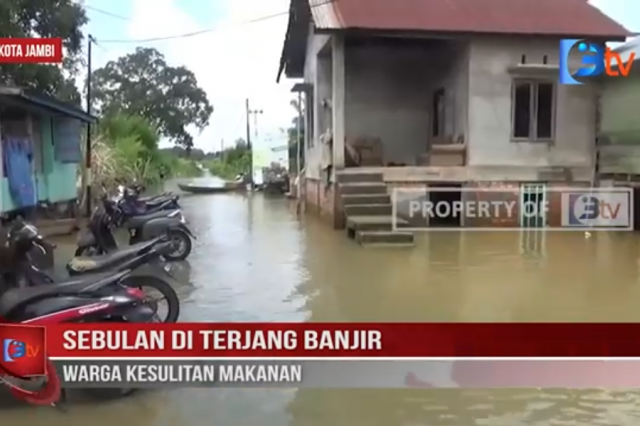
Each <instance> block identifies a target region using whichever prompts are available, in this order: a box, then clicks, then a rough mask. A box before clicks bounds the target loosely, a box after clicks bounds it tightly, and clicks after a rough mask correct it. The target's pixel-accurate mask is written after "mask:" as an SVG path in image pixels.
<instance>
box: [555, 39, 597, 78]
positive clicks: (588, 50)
mask: <svg viewBox="0 0 640 426" xmlns="http://www.w3.org/2000/svg"><path fill="white" fill-rule="evenodd" d="M575 45H578V47H577V49H578V52H580V53H581V54H582V55H581V56H582V58H581V66H580V68H578V70H577V71H576V72H574V73H573V74H572V73H571V71H569V55H570V54H571V49H572V48H573V47H574V46H575ZM604 71H605V50H604V49H603V48H602V47H600V46H598V45H596V44H593V43H589V42H588V41H585V40H579V39H565V40H560V83H561V84H572V85H576V84H584V83H581V82H580V81H578V80H576V79H575V78H574V77H593V76H597V75H600V74H602V73H603V72H604Z"/></svg>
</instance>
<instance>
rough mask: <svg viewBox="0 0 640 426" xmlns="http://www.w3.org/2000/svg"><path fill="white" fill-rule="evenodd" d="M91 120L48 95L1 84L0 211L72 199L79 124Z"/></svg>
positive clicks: (79, 156)
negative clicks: (0, 160)
mask: <svg viewBox="0 0 640 426" xmlns="http://www.w3.org/2000/svg"><path fill="white" fill-rule="evenodd" d="M95 121H96V117H94V116H92V115H90V114H87V113H86V112H84V111H83V110H81V109H80V108H78V107H75V106H73V105H70V104H67V103H65V102H61V101H59V100H57V99H55V98H53V97H51V96H45V95H40V94H35V93H33V92H31V91H29V90H26V89H20V88H16V87H2V86H0V142H1V143H0V158H2V162H1V163H0V176H2V181H1V183H2V184H1V186H0V212H1V213H10V212H14V211H16V210H19V209H23V208H29V207H33V206H36V205H37V204H39V203H42V202H47V203H51V204H56V203H63V202H69V201H73V200H75V199H76V198H77V192H78V191H77V184H76V182H77V175H78V167H81V166H82V164H83V155H82V147H81V143H82V135H83V129H84V128H85V126H86V125H87V124H89V123H94V122H95Z"/></svg>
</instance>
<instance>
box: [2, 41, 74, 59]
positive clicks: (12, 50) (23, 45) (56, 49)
mask: <svg viewBox="0 0 640 426" xmlns="http://www.w3.org/2000/svg"><path fill="white" fill-rule="evenodd" d="M61 62H62V39H61V38H0V63H4V64H7V63H9V64H33V63H39V64H54V63H61Z"/></svg>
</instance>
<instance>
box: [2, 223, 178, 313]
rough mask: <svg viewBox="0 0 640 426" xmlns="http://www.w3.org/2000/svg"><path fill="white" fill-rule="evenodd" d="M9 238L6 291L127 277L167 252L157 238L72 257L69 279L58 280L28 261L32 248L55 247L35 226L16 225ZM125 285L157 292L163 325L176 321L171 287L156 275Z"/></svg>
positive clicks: (4, 269)
mask: <svg viewBox="0 0 640 426" xmlns="http://www.w3.org/2000/svg"><path fill="white" fill-rule="evenodd" d="M8 235H9V236H8V241H10V247H11V248H10V254H9V256H8V257H3V260H4V262H3V263H5V264H6V265H11V266H10V267H0V279H1V280H2V285H3V287H4V289H5V290H6V289H16V288H17V289H26V288H32V287H44V286H56V285H57V284H59V283H61V282H69V281H78V282H79V281H82V280H85V279H89V280H90V279H92V278H94V279H98V278H99V277H100V276H103V275H104V274H111V275H113V274H117V273H126V274H127V275H128V274H129V273H131V272H132V271H134V270H136V269H138V268H139V267H141V266H143V265H147V264H152V263H154V262H157V263H160V264H161V263H162V253H163V252H165V251H167V250H168V249H170V247H169V243H168V242H166V241H163V239H160V238H156V239H154V240H151V241H148V242H143V243H140V244H136V245H135V246H130V247H127V248H125V249H123V250H118V251H115V252H112V253H109V254H105V255H101V256H93V257H91V258H79V257H75V258H73V259H71V261H70V262H69V263H68V264H67V271H68V272H69V275H70V278H62V279H61V278H59V277H55V276H53V275H51V274H50V273H48V272H46V271H43V270H41V269H39V268H38V267H37V266H35V265H34V264H33V262H32V261H31V259H30V256H31V253H32V249H33V247H34V246H41V247H47V248H48V249H49V250H53V249H55V245H54V244H51V243H49V242H48V241H47V240H45V239H44V238H43V237H42V235H40V232H39V231H38V229H37V228H36V227H35V226H33V225H31V224H28V223H25V222H16V223H15V224H14V225H13V226H12V227H11V229H10V231H9V233H8ZM5 250H8V249H7V248H5V249H3V251H5ZM161 266H162V265H161ZM167 266H168V265H165V267H163V268H162V270H164V271H166V272H167V273H168V271H169V269H170V268H168V267H167ZM85 277H86V278H85ZM171 278H172V277H171ZM172 279H173V278H172ZM127 283H128V284H130V285H131V286H132V287H148V288H153V289H154V290H155V291H157V292H159V293H160V294H161V295H162V300H167V302H168V303H169V312H168V316H167V318H166V319H164V320H163V322H175V321H176V320H177V318H178V316H179V314H180V305H179V301H178V296H177V294H176V292H175V290H174V289H173V287H172V286H171V285H170V284H169V283H167V282H166V281H165V280H163V279H161V278H160V277H159V276H158V275H157V274H154V275H136V276H135V277H133V276H132V277H130V280H128V281H127Z"/></svg>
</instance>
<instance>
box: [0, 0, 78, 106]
mask: <svg viewBox="0 0 640 426" xmlns="http://www.w3.org/2000/svg"><path fill="white" fill-rule="evenodd" d="M87 22H88V19H87V15H86V13H85V10H84V8H83V7H82V4H81V3H79V2H75V1H73V0H46V1H45V0H1V1H0V37H34V36H36V37H60V38H62V42H63V46H64V60H63V61H64V62H63V64H62V66H59V65H44V64H0V84H7V85H16V86H21V87H27V88H31V89H35V90H37V91H39V92H42V93H45V94H49V95H53V96H56V97H58V98H59V99H62V100H66V101H73V102H76V103H80V93H79V92H78V89H77V88H76V86H75V82H74V77H75V76H76V75H77V74H78V70H79V67H80V66H81V65H83V64H84V59H83V58H82V42H83V40H84V35H83V33H82V26H83V25H85V24H86V23H87Z"/></svg>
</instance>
